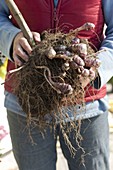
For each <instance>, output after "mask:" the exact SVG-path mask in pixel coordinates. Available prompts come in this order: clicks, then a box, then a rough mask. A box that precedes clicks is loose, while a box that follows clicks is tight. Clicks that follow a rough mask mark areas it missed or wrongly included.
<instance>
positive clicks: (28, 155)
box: [7, 110, 109, 170]
mask: <svg viewBox="0 0 113 170" xmlns="http://www.w3.org/2000/svg"><path fill="white" fill-rule="evenodd" d="M7 116H8V122H9V127H10V134H11V139H12V145H13V152H14V156H15V159H16V161H17V164H18V166H19V170H56V161H57V151H56V142H57V136H59V141H60V144H61V149H62V152H63V154H64V156H65V158H66V159H67V163H68V166H69V170H109V128H108V113H107V112H105V113H104V114H102V115H99V116H96V117H93V118H91V119H85V120H83V121H82V125H81V136H82V137H83V140H82V142H81V147H82V148H84V150H85V155H84V160H85V163H84V164H85V165H84V164H82V163H81V156H82V155H83V152H82V149H80V147H78V145H77V142H76V140H75V138H73V132H71V133H70V141H71V143H72V144H73V146H74V147H75V148H76V150H77V151H76V155H75V157H72V156H71V154H70V151H69V149H68V147H67V145H66V143H65V141H64V138H63V135H62V131H61V129H60V127H59V125H57V127H56V131H55V132H56V133H54V131H53V130H52V129H50V128H47V130H46V132H45V133H44V135H43V134H41V133H40V132H39V129H38V128H37V127H36V126H34V125H32V124H31V127H30V133H29V128H28V127H27V123H26V118H25V117H23V116H20V115H18V114H16V113H13V112H11V111H9V110H8V111H7ZM30 135H31V137H30ZM32 140H33V141H32ZM61 169H62V167H61ZM61 169H60V170H61Z"/></svg>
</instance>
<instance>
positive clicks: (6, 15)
mask: <svg viewBox="0 0 113 170" xmlns="http://www.w3.org/2000/svg"><path fill="white" fill-rule="evenodd" d="M10 18H11V16H10V11H9V9H8V7H7V5H6V3H5V0H0V51H1V52H2V53H3V55H5V56H6V57H8V58H9V59H11V56H10V50H11V45H12V42H13V39H14V37H15V35H16V34H17V33H19V32H20V31H21V30H20V29H18V28H16V27H15V26H14V25H13V24H12V22H11V19H10Z"/></svg>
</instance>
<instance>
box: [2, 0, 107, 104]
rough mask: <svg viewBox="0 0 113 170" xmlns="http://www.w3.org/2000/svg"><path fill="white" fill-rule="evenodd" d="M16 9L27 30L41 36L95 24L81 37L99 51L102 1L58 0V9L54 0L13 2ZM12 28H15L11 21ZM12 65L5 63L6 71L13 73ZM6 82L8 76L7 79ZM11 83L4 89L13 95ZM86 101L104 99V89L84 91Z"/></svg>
mask: <svg viewBox="0 0 113 170" xmlns="http://www.w3.org/2000/svg"><path fill="white" fill-rule="evenodd" d="M15 3H16V4H17V6H18V8H19V9H20V11H21V13H22V15H23V16H24V18H25V20H26V22H27V24H28V26H29V28H30V29H31V30H32V31H37V32H39V33H41V32H42V31H43V30H48V29H51V30H53V31H55V30H56V29H60V30H62V31H63V32H65V33H66V32H69V30H70V29H75V28H77V27H79V26H81V25H83V24H84V23H86V22H92V23H94V24H95V30H94V31H93V32H92V31H82V32H80V33H79V36H80V37H84V38H87V39H88V40H89V41H90V42H91V43H93V45H94V46H95V47H96V48H97V49H99V48H100V45H101V41H102V40H103V24H104V16H103V11H102V4H101V0H92V3H90V0H87V1H84V0H81V1H79V0H70V1H69V0H59V2H58V6H57V8H55V7H54V3H53V0H38V1H37V0H34V1H33V2H32V1H31V0H29V3H28V1H27V0H24V1H19V0H15ZM31 9H32V10H31ZM12 22H13V24H14V25H15V26H16V27H18V25H17V23H16V21H15V20H14V18H13V17H12ZM14 67H15V66H14V63H12V62H11V61H8V67H7V71H9V70H11V69H14ZM6 77H7V78H8V75H7V76H6ZM12 84H13V79H10V81H6V83H5V89H6V90H7V91H9V92H11V91H12V87H11V86H12ZM86 89H87V90H86V95H85V100H86V101H92V100H96V99H100V98H102V97H104V96H105V95H106V86H103V87H102V88H101V89H95V88H93V87H92V86H89V87H88V88H86Z"/></svg>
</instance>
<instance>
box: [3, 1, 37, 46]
mask: <svg viewBox="0 0 113 170" xmlns="http://www.w3.org/2000/svg"><path fill="white" fill-rule="evenodd" d="M5 1H6V4H7V6H8V8H9V9H10V11H11V13H12V15H13V17H14V18H15V20H16V22H17V23H18V25H19V27H20V29H21V30H22V32H23V34H24V36H25V37H26V39H27V40H28V42H29V44H30V45H31V46H32V47H34V46H35V41H34V39H33V34H32V32H31V30H30V29H29V27H28V25H27V23H26V21H25V19H24V17H23V16H22V14H21V12H20V10H19V9H18V7H17V5H16V4H15V2H14V1H13V0H5Z"/></svg>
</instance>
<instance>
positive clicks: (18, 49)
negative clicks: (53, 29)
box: [13, 32, 40, 67]
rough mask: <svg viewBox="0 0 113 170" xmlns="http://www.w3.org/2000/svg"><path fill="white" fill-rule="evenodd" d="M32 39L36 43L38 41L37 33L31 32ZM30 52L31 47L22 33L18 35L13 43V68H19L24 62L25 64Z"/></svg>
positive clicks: (38, 35)
mask: <svg viewBox="0 0 113 170" xmlns="http://www.w3.org/2000/svg"><path fill="white" fill-rule="evenodd" d="M33 37H34V40H35V42H36V43H38V42H39V41H40V34H39V33H37V32H33ZM31 52H32V47H31V46H30V44H29V43H28V41H27V39H26V38H25V37H24V36H23V33H22V32H20V33H18V34H17V35H16V37H15V38H14V41H13V59H14V62H15V66H16V67H17V66H21V65H22V64H23V63H24V62H27V61H28V59H29V55H30V54H31Z"/></svg>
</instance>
